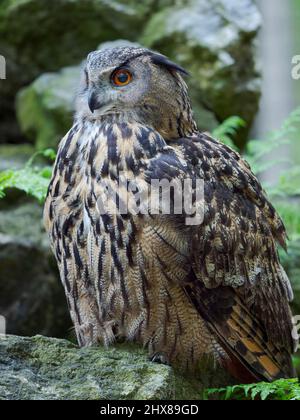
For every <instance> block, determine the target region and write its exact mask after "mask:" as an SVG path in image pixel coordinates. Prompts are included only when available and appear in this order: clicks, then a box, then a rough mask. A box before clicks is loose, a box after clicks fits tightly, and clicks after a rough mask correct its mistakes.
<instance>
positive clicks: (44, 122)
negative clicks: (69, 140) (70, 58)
mask: <svg viewBox="0 0 300 420" xmlns="http://www.w3.org/2000/svg"><path fill="white" fill-rule="evenodd" d="M129 44H130V45H134V46H138V44H136V43H132V42H129V41H125V40H117V41H114V42H106V43H102V44H101V45H100V46H99V47H98V48H99V49H100V48H110V47H113V46H115V47H116V46H120V45H129ZM82 65H83V63H82V64H80V65H78V66H73V67H66V68H64V69H62V70H61V71H59V72H57V73H46V74H43V75H42V76H40V77H39V78H38V79H36V80H35V81H34V82H33V83H32V84H31V85H30V86H29V87H27V88H24V89H22V90H21V91H20V92H19V94H18V96H17V115H18V121H19V125H20V127H21V130H22V132H23V133H24V134H25V135H26V136H27V138H29V139H31V140H32V141H35V144H36V148H37V149H38V150H44V149H46V148H48V147H54V148H56V146H57V144H58V143H59V141H60V140H61V139H62V137H63V136H64V135H65V134H66V133H67V132H68V130H69V129H70V127H71V125H72V117H73V112H74V100H75V95H76V91H77V88H78V83H79V80H80V73H81V68H82Z"/></svg>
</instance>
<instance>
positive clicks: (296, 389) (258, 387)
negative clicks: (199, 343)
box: [206, 379, 300, 401]
mask: <svg viewBox="0 0 300 420" xmlns="http://www.w3.org/2000/svg"><path fill="white" fill-rule="evenodd" d="M206 399H218V400H263V401H265V400H281V401H291V400H292V401H300V384H299V381H298V380H297V379H281V380H279V381H276V382H273V383H267V382H261V383H258V384H252V385H236V386H230V387H227V388H220V389H208V390H206Z"/></svg>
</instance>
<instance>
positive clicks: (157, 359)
mask: <svg viewBox="0 0 300 420" xmlns="http://www.w3.org/2000/svg"><path fill="white" fill-rule="evenodd" d="M149 359H150V361H151V362H153V363H159V364H161V365H170V361H169V358H168V356H167V355H166V354H165V353H162V352H157V353H154V354H153V355H151V356H150V357H149Z"/></svg>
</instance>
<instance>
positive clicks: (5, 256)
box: [0, 195, 71, 337]
mask: <svg viewBox="0 0 300 420" xmlns="http://www.w3.org/2000/svg"><path fill="white" fill-rule="evenodd" d="M11 201H13V203H11ZM24 201H25V202H24ZM8 202H9V204H7V200H0V206H1V207H0V290H1V293H0V315H2V316H5V318H6V320H7V331H8V332H9V333H11V334H20V335H33V334H44V335H54V336H57V337H66V336H67V335H68V329H69V328H70V326H71V322H70V319H69V314H68V311H67V305H66V302H65V297H64V292H63V288H62V286H61V284H60V280H59V275H58V272H57V268H56V264H55V262H54V259H53V256H52V254H51V251H50V248H49V244H48V240H47V236H46V234H45V233H44V230H43V226H42V208H41V207H40V206H39V205H38V204H35V203H32V202H30V201H29V200H27V201H26V199H25V200H24V195H21V196H17V197H14V200H8Z"/></svg>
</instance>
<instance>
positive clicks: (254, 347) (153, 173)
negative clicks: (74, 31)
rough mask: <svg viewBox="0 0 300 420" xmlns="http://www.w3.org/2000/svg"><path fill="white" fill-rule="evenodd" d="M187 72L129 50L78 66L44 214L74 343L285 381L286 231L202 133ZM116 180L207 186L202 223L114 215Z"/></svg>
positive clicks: (288, 323)
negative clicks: (129, 344)
mask: <svg viewBox="0 0 300 420" xmlns="http://www.w3.org/2000/svg"><path fill="white" fill-rule="evenodd" d="M185 74H186V71H185V70H184V69H183V68H182V67H180V66H179V65H177V64H175V63H174V62H172V61H170V60H169V59H168V58H167V57H165V56H163V55H161V54H159V53H156V52H153V51H150V50H148V49H144V48H138V47H119V48H112V49H105V50H102V51H96V52H93V53H91V54H89V56H88V58H87V61H86V64H85V67H84V69H83V71H82V79H81V82H80V87H79V92H78V98H77V105H76V109H77V111H76V114H75V118H74V125H73V127H72V128H71V130H70V131H69V133H68V134H67V135H66V136H65V137H64V139H63V140H62V142H61V144H60V147H59V151H58V156H57V161H56V164H55V168H54V172H53V178H52V181H51V184H50V187H49V192H48V197H47V201H46V206H45V224H46V229H47V231H48V232H49V236H50V240H51V244H52V248H53V251H54V253H55V256H56V259H57V262H58V266H59V270H60V275H61V279H62V283H63V285H64V288H65V292H66V297H67V301H68V305H69V309H70V314H71V317H72V320H73V323H74V326H75V330H76V335H77V339H78V342H79V345H80V346H91V345H96V344H98V343H101V344H104V345H109V344H111V343H113V342H114V341H115V340H119V339H122V340H130V341H135V342H137V343H140V344H141V345H142V346H144V347H146V348H147V349H148V352H149V357H150V359H151V360H153V361H158V362H163V363H170V364H171V365H175V366H180V367H183V368H184V369H190V368H192V369H195V368H196V367H197V366H198V365H199V364H200V361H201V359H202V358H203V357H204V356H210V357H213V358H214V359H215V361H216V362H217V363H220V364H222V365H223V366H225V368H227V369H228V370H229V371H230V372H231V373H232V374H234V375H235V376H237V377H239V378H245V375H246V376H247V377H249V380H252V381H254V380H267V381H272V380H274V379H277V378H281V377H291V376H293V375H294V371H293V367H292V361H291V354H292V353H293V348H294V342H293V339H292V334H291V331H292V328H293V325H292V316H291V311H290V307H289V301H291V300H292V297H293V294H292V290H291V286H290V283H289V280H288V278H287V275H286V273H285V272H284V269H283V268H282V266H281V264H280V261H279V257H278V251H277V244H279V245H281V246H283V247H284V246H285V242H286V232H285V228H284V225H283V223H282V221H281V219H280V217H279V216H278V215H277V213H276V211H275V210H274V207H273V206H272V205H271V204H270V202H269V201H268V199H267V197H266V194H265V193H264V191H263V190H262V187H261V185H260V183H259V182H258V180H257V179H256V177H255V176H254V175H253V173H252V172H251V169H250V167H249V165H248V164H247V163H246V162H245V161H244V160H243V159H242V158H241V157H240V156H239V155H238V154H237V153H236V152H234V151H233V150H231V149H230V148H228V147H227V146H225V145H223V144H222V143H220V142H219V141H217V140H215V139H213V138H211V137H210V136H208V135H207V134H203V133H202V134H201V133H200V132H199V131H198V130H197V126H196V123H195V121H194V119H193V112H192V108H191V104H190V100H189V96H188V90H187V86H186V83H185V81H184V78H183V76H184V75H185ZM121 178H122V180H123V181H124V180H126V182H127V181H134V182H136V184H137V185H138V186H139V189H140V190H143V189H145V190H146V189H147V187H148V186H149V185H150V184H151V181H152V180H154V179H156V180H163V179H167V180H168V181H172V180H175V181H177V182H179V183H182V182H183V180H184V179H187V178H189V179H192V180H195V179H198V178H199V179H201V180H203V185H204V187H203V188H204V210H203V220H202V222H201V223H199V224H193V223H191V224H187V223H186V219H185V217H184V215H183V214H176V213H175V212H174V211H173V212H171V214H169V215H168V214H163V212H158V213H157V214H151V212H150V211H148V212H147V211H146V212H140V213H139V212H134V211H129V212H123V211H121V210H120V206H115V207H114V206H112V205H111V203H110V201H111V200H110V197H109V195H108V194H107V191H111V192H112V191H114V190H118V193H117V194H116V195H117V196H118V199H119V203H120V201H122V197H123V193H124V191H123V192H122V188H120V182H119V181H120V180H121ZM122 185H124V183H123V184H122ZM178 185H179V184H178ZM135 193H136V192H134V191H131V192H129V193H128V194H127V192H126V194H125V195H126V199H128V200H129V201H130V200H132V199H134V195H135ZM100 199H101V200H102V201H104V202H105V204H106V207H105V208H106V211H102V210H103V209H102V210H100V209H99V200H100ZM173 199H174V193H173ZM194 201H195V200H194ZM194 204H195V203H194Z"/></svg>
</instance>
